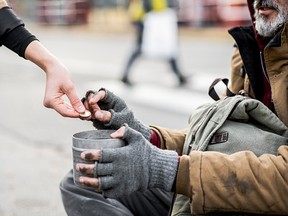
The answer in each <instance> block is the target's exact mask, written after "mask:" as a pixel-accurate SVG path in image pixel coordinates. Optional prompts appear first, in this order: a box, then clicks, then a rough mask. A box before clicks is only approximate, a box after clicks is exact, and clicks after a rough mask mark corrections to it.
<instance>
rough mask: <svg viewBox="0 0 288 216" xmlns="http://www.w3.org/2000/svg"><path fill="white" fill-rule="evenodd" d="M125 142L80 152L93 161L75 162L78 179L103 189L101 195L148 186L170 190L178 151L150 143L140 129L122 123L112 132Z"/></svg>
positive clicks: (132, 190)
mask: <svg viewBox="0 0 288 216" xmlns="http://www.w3.org/2000/svg"><path fill="white" fill-rule="evenodd" d="M111 136H112V137H114V138H122V139H123V140H124V141H125V142H126V143H127V145H126V146H124V147H122V148H117V149H103V150H90V151H85V152H83V153H82V154H81V158H82V159H84V160H89V161H90V162H91V161H95V164H77V165H76V170H77V171H78V172H81V173H82V174H83V175H87V176H94V178H93V177H85V176H81V177H80V179H79V180H80V183H82V184H83V185H85V186H88V187H93V188H94V189H96V190H97V191H103V193H104V196H106V197H109V198H117V197H120V196H124V195H129V194H131V193H133V192H135V191H145V190H147V189H148V188H161V189H163V190H166V191H171V189H172V186H173V183H174V181H175V178H176V173H177V168H178V154H177V153H176V152H175V151H170V150H161V149H158V148H157V147H155V146H153V145H151V144H150V143H149V142H148V141H147V140H146V139H145V138H144V137H143V136H142V135H141V134H140V133H139V132H137V131H135V130H133V129H132V128H129V127H128V125H125V127H121V128H120V129H119V130H118V131H116V132H115V133H114V134H112V135H111Z"/></svg>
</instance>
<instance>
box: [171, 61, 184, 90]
mask: <svg viewBox="0 0 288 216" xmlns="http://www.w3.org/2000/svg"><path fill="white" fill-rule="evenodd" d="M169 63H170V66H171V69H172V71H173V72H174V73H175V74H176V76H177V78H178V79H179V83H180V85H184V84H185V83H186V82H187V80H186V78H185V77H184V76H183V75H182V73H181V72H180V70H179V67H178V64H177V61H176V58H171V59H169Z"/></svg>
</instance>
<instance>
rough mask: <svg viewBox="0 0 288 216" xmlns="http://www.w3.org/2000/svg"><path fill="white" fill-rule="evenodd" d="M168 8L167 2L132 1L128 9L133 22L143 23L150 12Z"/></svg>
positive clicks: (151, 0) (161, 0) (164, 0)
mask: <svg viewBox="0 0 288 216" xmlns="http://www.w3.org/2000/svg"><path fill="white" fill-rule="evenodd" d="M166 8H167V0H131V1H130V4H129V8H128V12H129V15H130V17H131V20H132V21H136V22H137V21H141V20H142V19H143V17H144V15H145V14H146V13H147V12H148V11H162V10H165V9H166Z"/></svg>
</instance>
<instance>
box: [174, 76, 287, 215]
mask: <svg viewBox="0 0 288 216" xmlns="http://www.w3.org/2000/svg"><path fill="white" fill-rule="evenodd" d="M220 81H223V82H224V83H225V85H226V87H227V86H228V80H227V79H216V80H215V81H214V82H213V83H212V85H211V87H210V89H209V95H210V96H211V97H212V98H214V99H216V100H217V101H215V102H213V103H208V104H204V105H202V106H200V107H198V108H196V109H195V110H194V111H193V113H192V114H191V116H190V118H189V132H188V134H187V136H186V139H185V144H184V149H183V154H189V153H190V151H191V150H193V151H218V152H222V153H225V154H233V153H235V152H238V151H244V150H249V151H252V152H254V154H255V155H257V156H260V155H262V154H265V153H269V154H274V155H276V154H277V149H278V148H279V147H280V146H281V145H287V144H288V128H287V127H286V126H285V124H284V123H283V122H282V121H281V120H280V119H279V118H278V117H277V116H276V115H275V114H274V113H273V112H272V111H271V110H270V109H269V108H267V107H266V106H265V105H264V104H263V103H261V102H260V101H258V100H256V99H252V98H250V97H248V96H247V95H240V94H237V95H235V94H233V93H232V92H231V91H230V90H229V89H228V87H227V93H226V94H227V95H229V96H227V97H224V98H223V99H220V98H219V96H218V95H217V94H216V91H215V89H214V86H215V85H216V84H217V83H218V82H220ZM190 212H191V209H190V200H189V198H188V197H185V196H183V195H177V196H176V198H175V201H174V205H173V210H172V213H171V215H174V216H176V215H177V216H180V215H181V216H184V215H185V216H186V215H191V213H190ZM209 215H213V214H209ZM215 215H221V213H217V214H216V213H215ZM225 215H227V214H225ZM237 215H239V214H237Z"/></svg>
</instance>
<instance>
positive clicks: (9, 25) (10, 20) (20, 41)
mask: <svg viewBox="0 0 288 216" xmlns="http://www.w3.org/2000/svg"><path fill="white" fill-rule="evenodd" d="M34 40H37V38H36V37H35V36H34V35H32V34H31V33H30V32H29V31H28V30H27V29H25V27H24V23H23V21H22V20H21V19H20V18H19V17H17V15H16V14H15V13H14V11H13V10H12V9H11V8H10V7H4V8H2V9H0V46H1V45H4V46H6V47H7V48H8V49H10V50H12V51H13V52H15V53H17V54H18V55H19V56H21V57H23V58H25V57H24V55H25V50H26V48H27V46H28V45H29V44H30V43H31V42H32V41H34Z"/></svg>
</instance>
